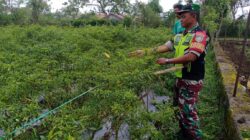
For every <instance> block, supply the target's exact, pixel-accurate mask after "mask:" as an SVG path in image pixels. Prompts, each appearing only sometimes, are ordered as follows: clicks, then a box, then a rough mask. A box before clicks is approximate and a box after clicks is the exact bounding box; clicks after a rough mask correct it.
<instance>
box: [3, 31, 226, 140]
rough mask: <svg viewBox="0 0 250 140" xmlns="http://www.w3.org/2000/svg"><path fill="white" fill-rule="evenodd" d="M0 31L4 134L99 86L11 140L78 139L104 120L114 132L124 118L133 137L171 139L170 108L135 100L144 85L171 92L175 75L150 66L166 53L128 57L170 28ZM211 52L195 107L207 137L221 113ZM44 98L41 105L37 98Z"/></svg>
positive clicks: (218, 124) (214, 133)
mask: <svg viewBox="0 0 250 140" xmlns="http://www.w3.org/2000/svg"><path fill="white" fill-rule="evenodd" d="M0 31H1V33H2V34H1V35H0V72H1V76H0V80H1V83H0V95H1V96H0V128H1V129H3V130H4V131H5V132H6V133H8V132H11V131H13V130H14V129H15V128H17V127H19V126H21V125H22V124H23V123H25V122H28V121H29V120H30V119H32V118H36V117H37V116H39V115H40V114H41V112H42V110H43V109H53V108H55V107H57V106H59V105H60V104H62V103H63V102H65V101H67V100H69V99H71V98H72V97H75V96H77V95H79V94H80V93H82V92H84V91H86V90H87V89H89V87H94V86H99V88H98V89H97V90H95V91H92V92H90V93H88V94H87V95H86V96H83V97H82V98H80V99H78V100H76V101H74V102H72V103H71V104H69V105H67V106H65V107H64V108H62V109H61V110H58V112H56V113H55V114H52V115H50V116H49V117H47V118H46V119H44V120H42V122H41V123H42V124H41V125H40V126H38V127H33V128H32V129H29V130H28V131H26V132H25V133H23V134H21V135H19V136H18V137H16V139H74V138H75V139H81V136H82V133H83V131H84V130H89V129H90V130H92V131H96V130H99V129H100V128H101V126H102V124H103V120H104V119H107V118H111V120H112V122H113V123H112V128H113V129H114V130H116V131H117V130H118V129H119V126H120V125H121V124H122V123H124V122H125V123H128V124H129V126H130V127H129V128H130V136H131V138H132V139H142V138H146V139H147V138H152V139H165V138H168V139H174V138H175V137H174V136H175V135H174V134H175V133H176V132H177V131H178V123H177V122H176V121H175V119H174V110H173V108H172V107H171V105H170V104H169V103H167V104H159V105H157V109H158V110H159V112H156V113H150V112H146V111H145V109H143V108H142V103H141V101H140V100H139V97H138V96H139V95H138V94H139V93H140V92H141V91H143V90H146V89H152V90H154V91H156V93H157V94H161V95H166V96H171V95H172V85H173V83H174V76H173V74H168V75H166V76H160V77H156V76H154V75H153V72H154V71H156V70H160V69H164V67H162V66H159V65H157V64H155V60H156V58H158V57H171V56H170V55H166V54H160V55H159V56H146V57H144V58H128V57H127V54H128V52H130V51H133V50H136V49H142V48H149V47H153V46H158V45H160V44H163V43H164V42H165V41H166V40H168V39H170V37H171V35H170V34H169V33H170V32H169V31H168V30H166V29H163V28H158V29H150V28H124V27H122V26H101V27H99V26H97V27H93V26H86V27H84V28H70V27H62V28H59V27H54V26H48V27H41V26H29V27H26V26H24V27H17V26H7V27H4V28H3V27H1V28H0ZM211 52H212V50H209V55H208V59H207V60H208V61H207V62H208V65H207V72H206V75H207V77H206V81H205V83H206V84H205V88H204V90H203V92H202V93H201V101H200V103H199V111H200V117H201V121H202V123H201V124H202V130H203V131H204V133H205V138H206V139H211V140H212V139H216V138H217V137H218V136H220V133H222V130H221V129H222V126H221V119H222V117H221V113H220V112H221V110H219V109H217V103H218V98H217V97H219V93H221V86H218V85H220V84H221V83H220V81H219V80H216V78H217V75H218V73H217V71H216V65H215V62H214V56H213V53H211ZM214 81H216V82H214ZM41 95H43V96H44V97H45V100H46V103H45V104H38V103H37V98H38V97H39V96H41ZM211 95H212V96H211Z"/></svg>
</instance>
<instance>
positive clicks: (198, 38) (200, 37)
mask: <svg viewBox="0 0 250 140" xmlns="http://www.w3.org/2000/svg"><path fill="white" fill-rule="evenodd" d="M205 36H206V34H204V33H203V32H198V33H196V34H195V41H196V42H198V43H201V42H202V41H204V39H205Z"/></svg>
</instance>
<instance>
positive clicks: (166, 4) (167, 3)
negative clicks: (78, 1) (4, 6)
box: [49, 0, 178, 12]
mask: <svg viewBox="0 0 250 140" xmlns="http://www.w3.org/2000/svg"><path fill="white" fill-rule="evenodd" d="M139 1H142V2H145V3H147V2H148V0H139ZM63 2H67V0H50V2H49V3H50V4H51V9H52V12H55V11H56V10H57V9H61V8H62V3H63ZM130 2H131V3H134V2H135V0H130ZM177 2H178V0H160V5H161V6H162V8H163V10H164V12H166V11H168V10H169V9H171V8H172V7H173V5H174V4H175V3H177Z"/></svg>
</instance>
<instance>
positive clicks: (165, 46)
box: [128, 41, 174, 57]
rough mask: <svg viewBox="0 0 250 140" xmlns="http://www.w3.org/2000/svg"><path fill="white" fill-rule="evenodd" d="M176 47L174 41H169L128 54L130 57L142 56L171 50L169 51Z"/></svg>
mask: <svg viewBox="0 0 250 140" xmlns="http://www.w3.org/2000/svg"><path fill="white" fill-rule="evenodd" d="M173 50H174V47H173V42H172V41H168V42H166V43H165V44H163V45H161V46H158V47H155V48H148V49H140V50H136V51H133V52H130V53H129V54H128V55H129V56H130V57H142V56H144V55H151V54H156V53H165V52H169V51H173Z"/></svg>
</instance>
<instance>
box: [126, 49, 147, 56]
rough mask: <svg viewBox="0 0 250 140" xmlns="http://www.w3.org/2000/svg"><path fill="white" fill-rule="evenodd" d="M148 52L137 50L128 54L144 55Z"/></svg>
mask: <svg viewBox="0 0 250 140" xmlns="http://www.w3.org/2000/svg"><path fill="white" fill-rule="evenodd" d="M145 53H146V51H145V50H136V51H133V52H130V53H129V54H128V56H129V57H142V56H144V55H145Z"/></svg>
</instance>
